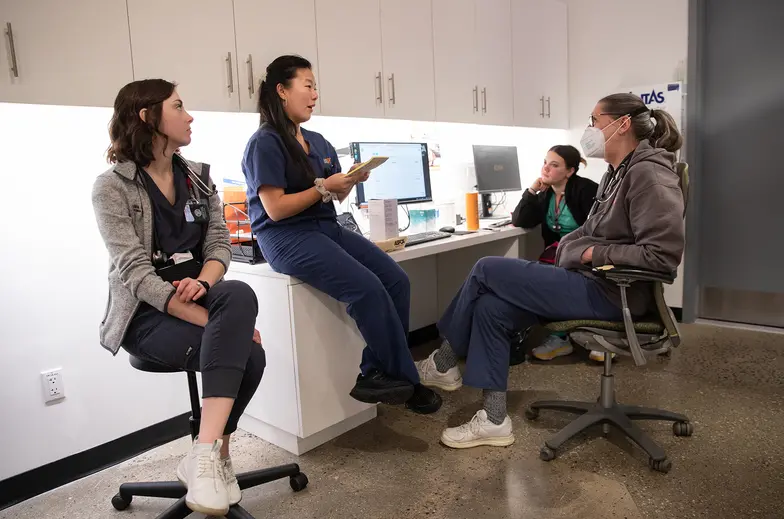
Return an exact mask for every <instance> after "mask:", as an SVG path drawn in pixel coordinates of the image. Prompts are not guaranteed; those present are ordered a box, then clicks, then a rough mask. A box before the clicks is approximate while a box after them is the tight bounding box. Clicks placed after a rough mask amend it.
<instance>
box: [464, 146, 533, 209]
mask: <svg viewBox="0 0 784 519" xmlns="http://www.w3.org/2000/svg"><path fill="white" fill-rule="evenodd" d="M474 169H475V171H476V190H477V191H479V192H480V193H482V217H483V218H488V217H490V216H491V215H492V202H491V198H490V193H497V192H502V191H520V190H522V184H521V183H520V164H519V163H518V161H517V147H516V146H480V145H476V144H475V145H474Z"/></svg>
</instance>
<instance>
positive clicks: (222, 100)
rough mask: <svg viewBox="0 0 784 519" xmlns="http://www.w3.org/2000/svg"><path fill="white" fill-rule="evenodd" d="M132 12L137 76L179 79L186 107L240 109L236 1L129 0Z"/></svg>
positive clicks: (134, 69)
mask: <svg viewBox="0 0 784 519" xmlns="http://www.w3.org/2000/svg"><path fill="white" fill-rule="evenodd" d="M128 15H129V18H130V29H131V48H132V49H133V71H134V77H135V78H136V79H146V78H163V79H166V80H169V81H174V82H176V83H177V84H178V88H177V91H178V92H179V94H180V96H181V97H182V99H183V102H184V105H185V108H186V109H191V110H212V111H220V112H236V111H237V110H239V107H240V96H242V95H243V94H245V95H247V89H246V88H245V85H241V84H240V82H239V77H238V74H237V72H238V70H237V53H236V50H235V43H234V13H233V10H232V4H231V2H229V1H227V0H167V1H166V2H159V1H157V0H128ZM93 25H100V24H91V26H93ZM243 62H244V60H243Z"/></svg>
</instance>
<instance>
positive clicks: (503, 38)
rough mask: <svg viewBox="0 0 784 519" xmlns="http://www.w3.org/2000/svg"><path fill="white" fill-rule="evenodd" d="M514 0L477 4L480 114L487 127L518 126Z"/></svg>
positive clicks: (478, 0) (478, 1)
mask: <svg viewBox="0 0 784 519" xmlns="http://www.w3.org/2000/svg"><path fill="white" fill-rule="evenodd" d="M511 9H512V7H511V4H510V0H477V2H476V40H477V52H478V55H477V62H478V70H479V74H478V81H479V112H480V114H481V115H482V117H481V122H482V123H483V124H497V125H511V124H513V122H514V108H513V103H514V93H513V91H512V20H511V15H512V11H511Z"/></svg>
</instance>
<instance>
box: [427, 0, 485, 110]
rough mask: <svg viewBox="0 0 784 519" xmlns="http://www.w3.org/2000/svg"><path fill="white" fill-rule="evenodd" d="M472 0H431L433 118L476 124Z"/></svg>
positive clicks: (474, 41)
mask: <svg viewBox="0 0 784 519" xmlns="http://www.w3.org/2000/svg"><path fill="white" fill-rule="evenodd" d="M475 25H476V12H475V5H474V0H433V53H434V57H433V63H434V65H435V81H436V120H438V121H445V122H459V123H476V122H479V121H480V119H481V117H480V115H479V102H480V99H479V97H480V96H479V88H480V87H479V84H478V82H477V64H476V56H477V54H476V33H475V30H476V27H475Z"/></svg>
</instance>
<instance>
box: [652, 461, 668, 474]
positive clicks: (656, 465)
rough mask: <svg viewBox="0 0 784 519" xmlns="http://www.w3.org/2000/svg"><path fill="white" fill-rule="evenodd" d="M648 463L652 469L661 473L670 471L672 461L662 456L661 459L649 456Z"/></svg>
mask: <svg viewBox="0 0 784 519" xmlns="http://www.w3.org/2000/svg"><path fill="white" fill-rule="evenodd" d="M648 465H649V466H650V467H651V468H652V469H653V470H655V471H657V472H661V473H663V474H666V473H668V472H669V471H670V469H671V468H672V462H671V461H670V460H668V459H667V458H664V459H663V460H654V459H653V458H650V459H649V460H648Z"/></svg>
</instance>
